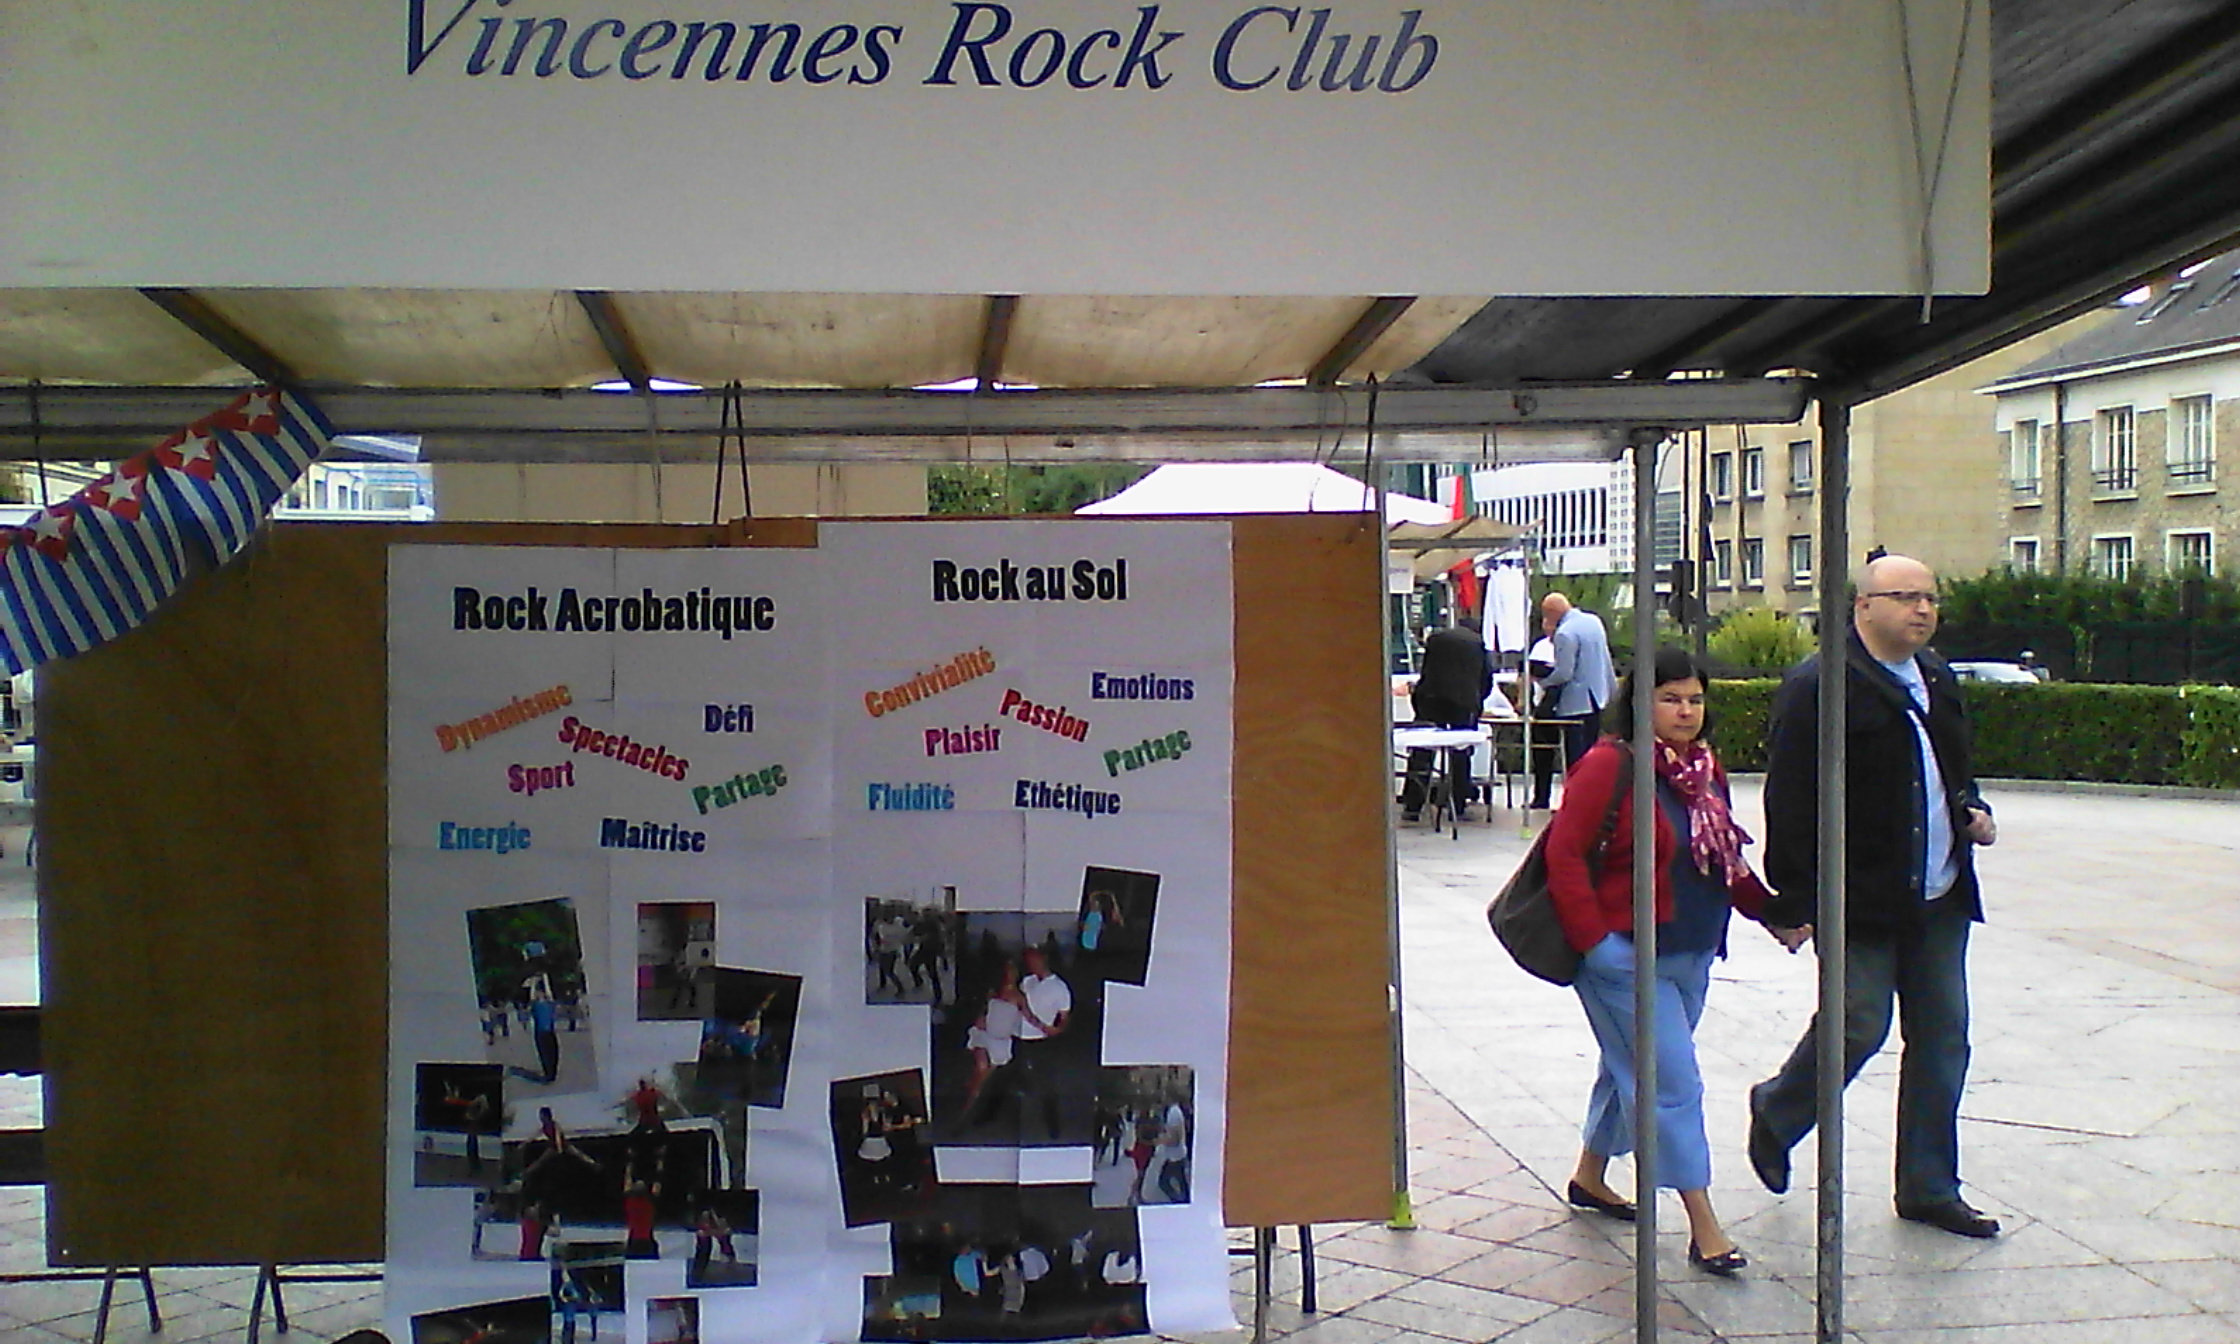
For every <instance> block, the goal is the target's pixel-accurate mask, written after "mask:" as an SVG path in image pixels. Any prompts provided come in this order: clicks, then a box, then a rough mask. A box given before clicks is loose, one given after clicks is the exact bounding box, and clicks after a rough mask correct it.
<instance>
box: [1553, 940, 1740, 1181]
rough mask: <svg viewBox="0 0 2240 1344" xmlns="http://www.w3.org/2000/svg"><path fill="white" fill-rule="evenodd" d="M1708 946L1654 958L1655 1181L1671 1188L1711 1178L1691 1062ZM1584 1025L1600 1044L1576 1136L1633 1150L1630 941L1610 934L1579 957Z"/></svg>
mask: <svg viewBox="0 0 2240 1344" xmlns="http://www.w3.org/2000/svg"><path fill="white" fill-rule="evenodd" d="M1714 955H1715V954H1714V953H1711V952H1667V953H1663V954H1661V955H1659V956H1658V958H1657V975H1656V978H1657V1008H1656V1014H1657V1015H1656V1024H1655V1025H1656V1038H1657V1039H1656V1048H1657V1163H1656V1171H1655V1175H1656V1184H1657V1185H1658V1186H1660V1187H1663V1188H1665V1189H1668V1190H1704V1189H1708V1188H1709V1187H1710V1185H1711V1144H1710V1141H1709V1140H1708V1139H1707V1138H1705V1136H1704V1132H1703V1074H1702V1072H1701V1071H1700V1070H1698V1069H1697V1067H1696V1040H1695V1031H1696V1022H1697V1021H1698V1020H1699V1019H1700V1018H1702V1016H1703V996H1704V993H1705V991H1707V990H1708V989H1710V987H1711V960H1712V957H1713V956H1714ZM1572 988H1574V989H1576V990H1578V991H1579V1002H1580V1004H1581V1005H1582V1006H1584V1007H1585V1008H1586V1010H1587V1024H1588V1025H1589V1026H1591V1027H1593V1028H1594V1038H1595V1041H1596V1043H1597V1044H1599V1045H1600V1046H1601V1047H1602V1067H1601V1069H1600V1070H1599V1071H1598V1072H1597V1073H1596V1074H1595V1079H1594V1091H1592V1092H1591V1093H1589V1094H1588V1096H1587V1123H1586V1126H1585V1128H1584V1130H1583V1131H1582V1133H1581V1136H1580V1137H1581V1139H1582V1140H1583V1141H1584V1143H1585V1144H1586V1147H1587V1151H1588V1152H1591V1153H1600V1154H1601V1155H1603V1156H1604V1157H1623V1156H1624V1155H1626V1154H1627V1153H1630V1152H1632V1151H1633V1078H1634V1074H1633V1061H1634V1058H1635V1051H1634V1013H1633V943H1632V941H1631V940H1629V939H1625V938H1621V937H1619V936H1618V935H1616V934H1611V935H1610V936H1609V937H1607V938H1604V939H1603V940H1602V941H1601V942H1600V943H1598V944H1596V945H1595V946H1594V948H1593V949H1592V950H1590V951H1589V952H1588V953H1587V956H1586V960H1585V961H1583V962H1582V963H1580V966H1579V974H1578V976H1577V978H1576V979H1574V980H1573V981H1572Z"/></svg>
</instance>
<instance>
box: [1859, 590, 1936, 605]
mask: <svg viewBox="0 0 2240 1344" xmlns="http://www.w3.org/2000/svg"><path fill="white" fill-rule="evenodd" d="M1862 596H1866V597H1887V598H1889V599H1890V600H1891V601H1893V602H1896V603H1897V604H1899V605H1900V606H1906V607H1917V606H1920V605H1921V604H1922V603H1924V602H1926V603H1928V604H1929V605H1930V606H1932V607H1934V606H1937V605H1938V604H1940V603H1942V602H1943V601H1944V598H1943V597H1941V596H1939V595H1938V594H1936V593H1924V592H1919V591H1916V590H1913V589H1894V590H1889V591H1885V592H1879V593H1866V594H1862Z"/></svg>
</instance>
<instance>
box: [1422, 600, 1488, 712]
mask: <svg viewBox="0 0 2240 1344" xmlns="http://www.w3.org/2000/svg"><path fill="white" fill-rule="evenodd" d="M1492 692H1493V660H1492V659H1490V658H1488V657H1486V642H1485V640H1483V639H1481V638H1480V637H1479V635H1478V632H1477V631H1475V630H1472V629H1471V628H1470V627H1468V626H1465V625H1450V626H1448V627H1447V628H1446V629H1444V630H1434V631H1432V632H1431V633H1430V634H1428V635H1425V636H1424V637H1423V675H1422V676H1420V677H1418V678H1416V688H1415V692H1414V694H1412V695H1411V696H1409V698H1408V703H1409V705H1410V706H1411V707H1413V708H1414V710H1415V715H1416V720H1417V722H1419V723H1446V724H1469V725H1471V726H1473V727H1475V726H1476V725H1477V722H1478V711H1480V710H1482V709H1484V708H1485V704H1486V696H1488V695H1490V694H1491V693H1492Z"/></svg>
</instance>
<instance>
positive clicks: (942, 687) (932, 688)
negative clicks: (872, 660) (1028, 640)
mask: <svg viewBox="0 0 2240 1344" xmlns="http://www.w3.org/2000/svg"><path fill="white" fill-rule="evenodd" d="M995 670H996V656H995V655H994V654H992V653H990V652H988V650H987V649H986V648H985V647H982V648H977V649H974V650H973V651H972V652H970V653H960V654H958V655H957V656H956V657H954V658H951V659H950V660H949V661H948V662H945V663H943V664H942V665H941V666H939V667H935V668H928V669H927V670H926V671H923V672H920V673H919V674H918V675H916V676H914V677H912V678H910V680H908V681H906V682H904V683H902V684H901V685H900V686H896V687H892V688H890V689H888V690H884V691H865V692H864V693H863V708H864V710H865V712H866V713H868V714H870V715H871V717H872V718H874V719H876V718H878V717H879V716H881V715H883V714H892V713H894V712H895V711H896V710H898V709H901V708H903V707H904V706H905V705H914V704H916V703H918V702H919V701H920V700H923V699H925V698H926V697H927V696H929V695H939V694H941V693H942V692H943V691H953V690H955V689H956V688H957V687H959V686H962V685H964V684H965V683H966V682H968V681H973V680H976V679H978V678H980V677H984V676H986V675H988V674H989V673H990V672H993V671H995Z"/></svg>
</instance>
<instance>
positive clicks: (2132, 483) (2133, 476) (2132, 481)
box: [2092, 467, 2139, 494]
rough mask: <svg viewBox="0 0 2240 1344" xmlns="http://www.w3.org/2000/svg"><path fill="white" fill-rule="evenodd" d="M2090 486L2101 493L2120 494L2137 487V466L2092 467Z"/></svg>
mask: <svg viewBox="0 0 2240 1344" xmlns="http://www.w3.org/2000/svg"><path fill="white" fill-rule="evenodd" d="M2092 488H2093V489H2095V490H2098V491H2100V492H2101V493H2103V494H2120V493H2122V492H2124V491H2127V490H2137V489H2138V488H2139V469H2138V468H2137V467H2094V468H2093V469H2092Z"/></svg>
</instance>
